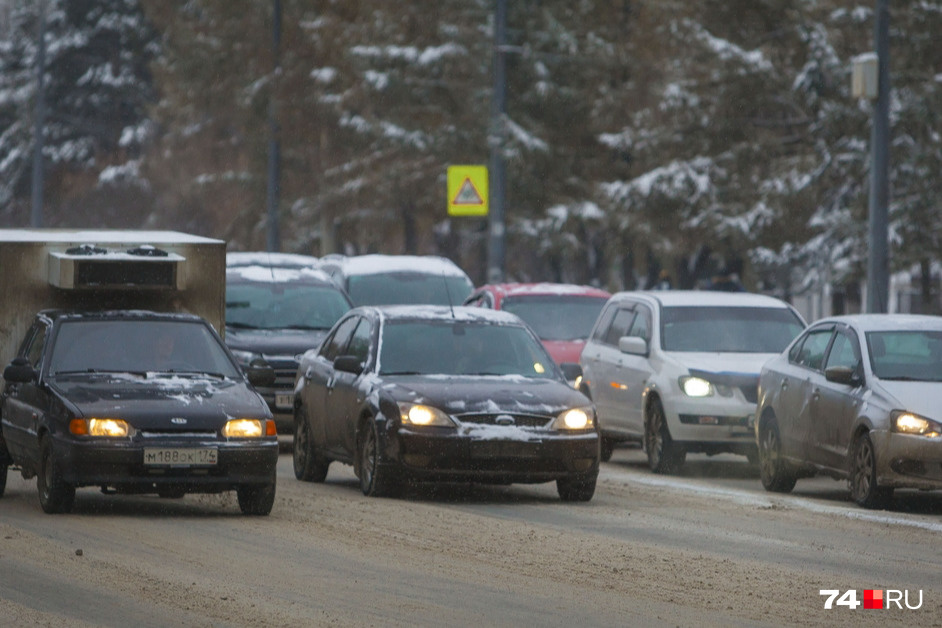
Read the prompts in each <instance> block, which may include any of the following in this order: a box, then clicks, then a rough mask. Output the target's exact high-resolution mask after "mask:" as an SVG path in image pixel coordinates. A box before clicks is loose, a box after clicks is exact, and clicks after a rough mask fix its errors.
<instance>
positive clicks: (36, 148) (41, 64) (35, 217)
mask: <svg viewBox="0 0 942 628" xmlns="http://www.w3.org/2000/svg"><path fill="white" fill-rule="evenodd" d="M45 82H46V1H45V0H39V35H38V42H37V50H36V108H35V111H34V112H33V180H32V208H31V211H30V220H29V224H30V226H31V227H33V228H34V229H38V228H40V227H42V226H43V143H44V142H43V129H44V127H45V126H46V88H45Z"/></svg>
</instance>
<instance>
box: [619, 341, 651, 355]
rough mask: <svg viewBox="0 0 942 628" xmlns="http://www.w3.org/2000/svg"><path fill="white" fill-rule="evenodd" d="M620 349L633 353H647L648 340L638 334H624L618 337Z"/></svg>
mask: <svg viewBox="0 0 942 628" xmlns="http://www.w3.org/2000/svg"><path fill="white" fill-rule="evenodd" d="M618 349H619V351H621V352H622V353H630V354H631V355H647V354H648V341H647V340H645V339H644V338H639V337H638V336H622V337H621V338H619V339H618Z"/></svg>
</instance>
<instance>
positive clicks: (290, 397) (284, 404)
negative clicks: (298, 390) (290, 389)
mask: <svg viewBox="0 0 942 628" xmlns="http://www.w3.org/2000/svg"><path fill="white" fill-rule="evenodd" d="M293 406H294V393H277V394H276V395H275V407H276V408H279V409H290V408H291V407H293Z"/></svg>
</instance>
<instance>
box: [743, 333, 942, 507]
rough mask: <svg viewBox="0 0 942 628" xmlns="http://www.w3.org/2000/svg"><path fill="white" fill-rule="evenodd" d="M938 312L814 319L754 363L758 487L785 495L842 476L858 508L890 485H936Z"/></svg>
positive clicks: (940, 415) (940, 457) (939, 466)
mask: <svg viewBox="0 0 942 628" xmlns="http://www.w3.org/2000/svg"><path fill="white" fill-rule="evenodd" d="M940 405H942V318H940V317H937V316H916V315H906V314H860V315H851V316H835V317H831V318H826V319H822V320H820V321H817V322H815V324H814V325H812V326H811V327H809V328H808V329H807V330H806V331H805V333H804V334H802V335H801V336H799V337H798V338H797V339H796V340H795V341H794V342H793V343H791V344H790V345H789V347H788V348H787V349H786V350H785V351H784V352H783V353H782V354H781V355H780V356H778V357H776V358H775V359H774V360H771V361H770V362H768V363H767V364H766V365H765V367H763V369H762V374H761V377H760V380H759V404H758V408H757V410H756V431H755V434H756V441H757V443H758V447H759V459H760V471H761V476H762V483H763V485H764V486H765V488H766V489H767V490H770V491H777V492H787V491H790V490H791V489H792V488H793V487H794V485H795V482H796V480H798V479H800V478H802V477H809V476H812V475H816V474H825V475H830V476H832V477H835V478H838V479H847V480H848V483H849V487H850V492H851V497H852V498H853V499H854V501H856V502H857V503H858V504H859V505H861V506H864V507H868V508H882V507H886V506H888V505H890V503H891V498H892V493H893V490H894V489H895V488H915V489H925V490H931V489H942V412H940V410H939V408H940Z"/></svg>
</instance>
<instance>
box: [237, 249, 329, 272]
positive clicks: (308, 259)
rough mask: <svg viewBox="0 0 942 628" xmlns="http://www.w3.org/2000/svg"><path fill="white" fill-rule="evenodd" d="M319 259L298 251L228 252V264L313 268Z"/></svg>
mask: <svg viewBox="0 0 942 628" xmlns="http://www.w3.org/2000/svg"><path fill="white" fill-rule="evenodd" d="M317 262H318V259H317V258H316V257H313V256H311V255H300V254H298V253H269V252H267V251H233V252H231V253H226V266H227V267H229V268H233V267H237V266H272V267H278V268H313V267H316V266H317Z"/></svg>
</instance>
